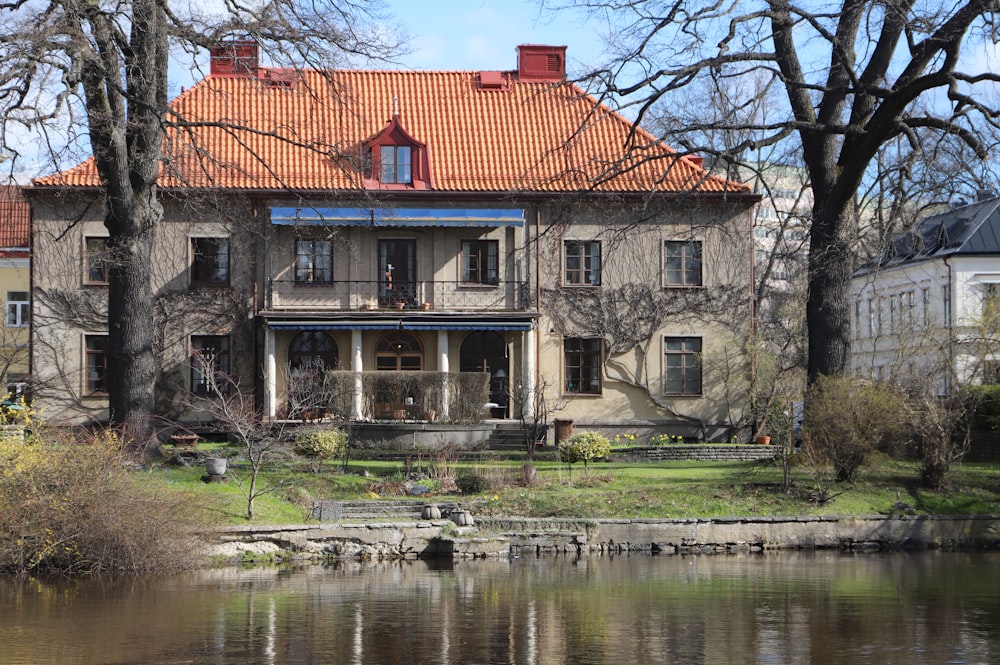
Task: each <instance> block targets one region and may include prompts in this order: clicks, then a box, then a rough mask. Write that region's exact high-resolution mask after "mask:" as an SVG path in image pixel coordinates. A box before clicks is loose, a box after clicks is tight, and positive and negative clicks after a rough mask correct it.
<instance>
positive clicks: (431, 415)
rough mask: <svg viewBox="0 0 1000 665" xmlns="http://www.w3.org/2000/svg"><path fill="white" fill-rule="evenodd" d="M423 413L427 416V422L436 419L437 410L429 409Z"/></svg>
mask: <svg viewBox="0 0 1000 665" xmlns="http://www.w3.org/2000/svg"><path fill="white" fill-rule="evenodd" d="M424 415H425V416H426V417H427V420H428V422H434V421H436V420H437V419H438V414H437V411H435V410H434V409H430V410H429V411H427V413H425V414H424Z"/></svg>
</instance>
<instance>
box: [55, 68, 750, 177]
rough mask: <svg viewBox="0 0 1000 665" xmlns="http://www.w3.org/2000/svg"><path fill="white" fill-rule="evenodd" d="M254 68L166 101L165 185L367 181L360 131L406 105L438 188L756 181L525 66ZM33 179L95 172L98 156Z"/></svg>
mask: <svg viewBox="0 0 1000 665" xmlns="http://www.w3.org/2000/svg"><path fill="white" fill-rule="evenodd" d="M256 74H257V75H256V76H246V75H244V76H240V75H219V74H213V75H210V76H208V77H207V78H205V79H203V80H201V81H200V82H198V83H197V84H196V85H194V86H193V87H192V88H190V89H189V90H187V91H186V92H183V93H182V94H181V95H180V96H178V97H177V98H176V99H175V100H174V101H173V102H172V103H171V105H170V106H171V111H172V115H171V118H170V119H171V120H172V121H174V122H175V123H177V124H176V125H175V126H173V127H171V129H170V130H169V132H168V139H167V141H166V143H165V149H166V151H167V154H166V157H165V160H164V165H163V166H162V167H161V178H160V182H159V184H160V186H161V187H166V188H174V187H199V188H201V187H206V188H207V187H211V188H225V189H231V188H235V189H250V190H262V191H268V190H272V191H275V192H278V191H287V190H293V191H299V192H309V191H315V192H324V191H330V190H340V191H343V190H348V191H351V190H354V191H360V190H363V189H364V188H365V181H364V178H363V175H364V173H363V168H364V167H363V164H362V162H363V152H364V145H365V141H367V140H368V139H371V138H372V137H374V136H376V135H377V134H378V133H379V132H380V131H381V130H382V129H383V128H384V127H385V126H386V124H387V123H389V122H390V121H391V120H392V118H393V117H394V115H395V114H396V113H398V115H399V125H400V126H401V127H403V128H405V131H406V133H407V134H408V135H409V136H412V137H413V138H414V139H415V140H416V141H419V142H420V143H422V144H424V145H426V149H427V151H428V157H429V166H430V187H429V189H430V190H431V191H435V192H470V193H471V192H487V193H488V192H493V193H501V192H529V193H545V192H551V193H557V192H579V191H598V192H619V193H628V192H637V193H638V192H650V191H659V192H667V193H669V192H678V193H679V192H688V191H698V192H704V193H718V192H724V191H728V192H738V193H745V192H749V188H748V187H747V186H745V185H742V184H740V183H735V182H731V181H726V180H724V179H722V178H718V177H715V176H711V175H708V174H707V173H706V172H705V171H704V169H702V168H701V165H700V163H698V161H697V160H693V159H687V158H678V156H677V155H676V153H675V152H673V151H672V150H671V149H670V148H669V147H667V146H665V145H664V144H662V143H661V142H659V141H657V140H656V139H655V138H654V137H653V136H652V135H651V134H649V133H648V132H646V131H644V130H642V129H635V128H633V126H632V124H631V123H630V122H629V121H628V120H627V119H625V118H624V117H623V116H621V115H619V114H617V113H614V112H612V111H611V110H610V109H608V108H606V107H604V106H602V105H600V104H598V103H597V102H596V100H595V99H594V98H593V97H590V96H588V95H586V94H585V93H584V92H583V91H582V90H581V89H580V88H578V87H577V86H575V85H572V84H569V83H565V82H564V83H553V82H552V81H522V80H520V78H519V77H518V74H517V72H501V73H500V76H502V77H503V78H504V79H505V83H506V84H505V85H499V86H497V85H490V86H483V85H482V80H481V77H480V73H478V72H467V71H452V72H442V71H365V70H337V71H316V70H310V71H305V72H301V73H300V72H292V71H289V70H274V69H264V68H261V69H259V70H257V71H256ZM633 129H634V132H633ZM629 141H631V142H632V145H634V146H635V148H634V149H633V150H632V154H631V156H630V157H629V158H628V159H625V160H623V159H622V157H623V155H624V146H626V145H628V144H629ZM650 158H652V159H650ZM368 184H369V185H370V184H371V181H370V180H369V181H368ZM35 185H36V186H72V187H98V186H100V182H99V180H98V177H97V173H96V169H95V166H94V161H93V159H90V160H87V161H86V162H83V163H82V164H80V165H78V166H76V167H74V168H71V169H69V170H67V171H64V172H62V173H58V174H55V175H51V176H47V177H44V178H39V179H37V180H35Z"/></svg>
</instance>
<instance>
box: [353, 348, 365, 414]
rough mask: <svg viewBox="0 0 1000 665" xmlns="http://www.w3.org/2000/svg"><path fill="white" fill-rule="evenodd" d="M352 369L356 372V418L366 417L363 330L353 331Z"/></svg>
mask: <svg viewBox="0 0 1000 665" xmlns="http://www.w3.org/2000/svg"><path fill="white" fill-rule="evenodd" d="M351 371H352V372H354V419H355V420H361V419H362V418H364V415H365V413H364V410H365V402H364V393H363V392H362V386H361V372H362V371H364V363H363V361H362V355H361V331H360V330H352V331H351Z"/></svg>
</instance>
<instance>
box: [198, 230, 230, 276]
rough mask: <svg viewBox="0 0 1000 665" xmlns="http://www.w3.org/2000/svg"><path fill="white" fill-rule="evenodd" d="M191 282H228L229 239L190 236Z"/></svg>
mask: <svg viewBox="0 0 1000 665" xmlns="http://www.w3.org/2000/svg"><path fill="white" fill-rule="evenodd" d="M191 256H192V262H191V283H192V284H228V283H229V240H228V239H227V238H191Z"/></svg>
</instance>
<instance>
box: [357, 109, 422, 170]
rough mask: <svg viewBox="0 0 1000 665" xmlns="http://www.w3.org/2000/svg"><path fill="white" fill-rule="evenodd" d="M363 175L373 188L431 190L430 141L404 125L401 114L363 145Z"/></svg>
mask: <svg viewBox="0 0 1000 665" xmlns="http://www.w3.org/2000/svg"><path fill="white" fill-rule="evenodd" d="M362 150H363V152H362V156H363V159H362V163H363V164H364V167H363V177H364V183H365V186H366V187H368V188H371V189H431V167H430V156H429V154H428V152H429V151H428V148H427V144H425V143H421V142H420V141H418V140H417V139H415V138H413V137H412V136H410V134H409V133H408V132H407V131H406V129H404V128H403V124H402V122H400V119H399V115H398V114H396V115H394V116H392V120H390V121H389V122H388V123H387V124H386V126H385V127H384V128H383V129H382V131H380V132H379V133H378V134H376V135H375V136H373V137H371V138H370V139H368V140H367V141H365V143H364V145H363V146H362Z"/></svg>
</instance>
